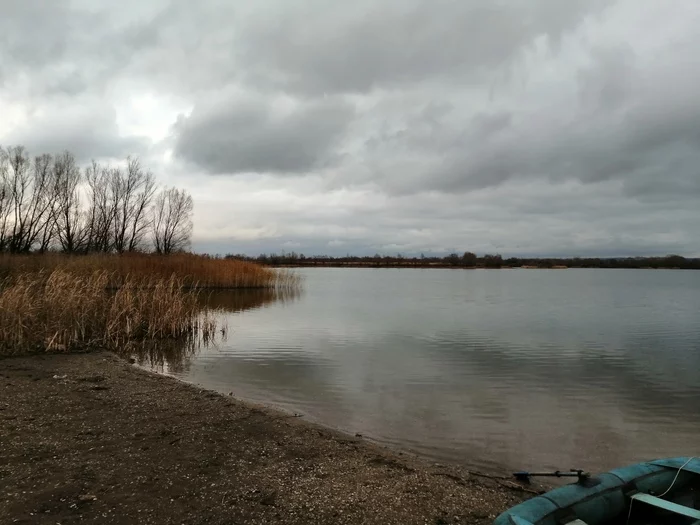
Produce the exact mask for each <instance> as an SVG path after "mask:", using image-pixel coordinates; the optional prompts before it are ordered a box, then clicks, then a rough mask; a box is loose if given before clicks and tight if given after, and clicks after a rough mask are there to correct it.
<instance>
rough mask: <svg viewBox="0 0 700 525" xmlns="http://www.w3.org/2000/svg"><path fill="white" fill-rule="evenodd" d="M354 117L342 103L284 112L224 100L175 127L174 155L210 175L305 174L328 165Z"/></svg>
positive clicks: (254, 102) (253, 103)
mask: <svg viewBox="0 0 700 525" xmlns="http://www.w3.org/2000/svg"><path fill="white" fill-rule="evenodd" d="M352 115H353V110H352V107H351V106H350V105H348V104H347V103H344V102H343V101H340V100H337V101H330V100H328V101H325V100H321V101H318V102H312V103H302V104H300V105H299V106H298V107H295V108H293V109H291V110H286V111H285V110H275V109H274V108H273V107H271V106H270V105H267V103H266V101H264V100H263V101H260V100H254V99H253V100H250V99H248V100H243V101H240V100H236V99H235V98H228V97H224V98H222V99H220V100H217V101H215V102H213V103H203V104H201V105H199V106H196V107H195V109H194V110H193V111H192V114H191V115H189V116H188V117H183V118H181V119H180V120H179V121H178V123H177V124H176V126H175V135H176V137H177V138H176V142H175V152H176V154H177V155H178V156H180V157H181V158H183V159H185V160H187V161H190V162H193V163H195V164H197V165H199V166H201V167H202V168H203V169H205V170H206V171H208V172H210V173H229V174H232V173H241V172H272V173H305V172H308V171H310V170H313V169H314V168H317V167H321V166H323V165H324V164H326V163H328V162H329V161H330V157H331V154H332V147H333V146H334V145H335V143H336V142H337V140H338V138H339V137H340V136H341V135H342V134H343V132H344V131H345V128H346V127H347V124H348V122H349V120H350V119H351V118H352Z"/></svg>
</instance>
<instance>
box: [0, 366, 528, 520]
mask: <svg viewBox="0 0 700 525" xmlns="http://www.w3.org/2000/svg"><path fill="white" fill-rule="evenodd" d="M532 490H533V488H532V487H529V488H522V487H519V486H518V485H516V484H515V483H513V482H511V481H509V480H508V479H507V477H506V476H504V477H503V479H500V478H499V477H498V476H493V477H487V476H482V475H479V474H476V473H471V472H468V471H465V470H460V469H458V468H453V467H446V466H440V465H434V464H431V463H429V462H427V461H423V460H421V459H419V458H415V457H413V456H411V455H409V454H406V453H401V452H397V451H390V450H387V449H384V448H382V447H379V446H376V445H373V444H371V443H368V442H365V441H363V440H362V439H361V438H358V437H351V436H347V435H344V434H341V433H339V432H335V431H333V430H330V429H327V428H324V427H320V426H318V425H314V424H310V423H308V422H306V421H304V420H303V418H299V417H294V415H291V414H286V413H283V412H280V411H276V410H273V409H269V408H266V407H261V406H255V405H252V404H250V403H246V402H242V401H239V400H236V399H234V398H232V397H227V396H222V395H220V394H218V393H214V392H210V391H206V390H202V389H200V388H197V387H195V386H192V385H188V384H185V383H182V382H179V381H177V380H175V379H172V378H169V377H165V376H161V375H157V374H153V373H150V372H146V371H144V370H141V369H140V368H138V367H136V366H134V365H132V364H129V363H127V362H126V361H124V360H122V359H120V358H119V357H117V356H115V355H114V354H110V353H105V352H97V353H90V354H69V355H41V356H30V357H18V358H7V359H2V360H0V523H3V524H4V523H8V524H9V523H23V524H28V523H42V524H44V523H45V524H52V525H55V524H59V523H60V524H72V523H104V524H110V523H115V524H125V523H139V524H146V523H159V524H160V523H178V524H205V523H206V524H229V523H383V524H389V523H401V524H405V523H431V524H445V523H471V524H487V523H490V522H491V520H492V519H493V518H494V517H495V516H496V515H497V514H499V513H500V512H502V511H503V510H505V509H506V508H508V507H509V506H511V505H514V504H516V503H518V502H520V501H522V500H523V499H526V498H527V497H531V496H532V495H533V494H532V493H530V492H527V491H532Z"/></svg>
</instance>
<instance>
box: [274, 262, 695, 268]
mask: <svg viewBox="0 0 700 525" xmlns="http://www.w3.org/2000/svg"><path fill="white" fill-rule="evenodd" d="M267 266H269V267H271V268H395V269H398V268H401V269H406V268H419V269H448V270H577V269H585V270H700V268H681V267H672V268H667V267H658V268H654V267H652V266H646V267H637V266H615V267H608V266H560V265H556V266H498V267H489V266H453V265H450V264H444V263H430V264H413V263H404V264H400V263H389V264H383V263H379V264H377V263H337V262H333V263H321V262H319V263H295V264H267Z"/></svg>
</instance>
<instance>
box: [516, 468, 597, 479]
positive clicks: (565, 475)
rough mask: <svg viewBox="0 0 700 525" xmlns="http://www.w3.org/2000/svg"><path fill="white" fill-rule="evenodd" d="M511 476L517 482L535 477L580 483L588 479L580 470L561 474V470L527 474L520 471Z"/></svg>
mask: <svg viewBox="0 0 700 525" xmlns="http://www.w3.org/2000/svg"><path fill="white" fill-rule="evenodd" d="M513 476H515V479H517V480H518V481H530V478H532V477H535V476H538V477H550V478H578V479H579V481H582V480H585V479H588V477H590V474H589V473H588V472H584V471H583V470H581V469H573V468H572V469H571V470H570V471H569V472H562V471H561V470H555V471H554V472H527V471H522V470H521V471H520V472H513Z"/></svg>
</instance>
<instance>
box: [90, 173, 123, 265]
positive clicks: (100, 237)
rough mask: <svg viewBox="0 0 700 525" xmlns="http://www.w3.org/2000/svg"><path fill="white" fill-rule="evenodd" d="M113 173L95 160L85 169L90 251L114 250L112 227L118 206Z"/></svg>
mask: <svg viewBox="0 0 700 525" xmlns="http://www.w3.org/2000/svg"><path fill="white" fill-rule="evenodd" d="M112 171H113V170H110V169H109V168H108V167H103V166H100V165H99V164H98V163H97V162H95V161H94V160H93V161H92V164H91V165H90V166H88V167H87V168H86V169H85V181H86V182H87V191H88V198H87V200H88V210H87V239H86V243H87V249H88V250H89V251H97V252H109V251H111V250H112V226H113V224H114V220H115V216H116V213H117V205H116V203H115V202H114V199H113V198H112V192H111V191H110V190H111V180H112V176H113V173H112Z"/></svg>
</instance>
